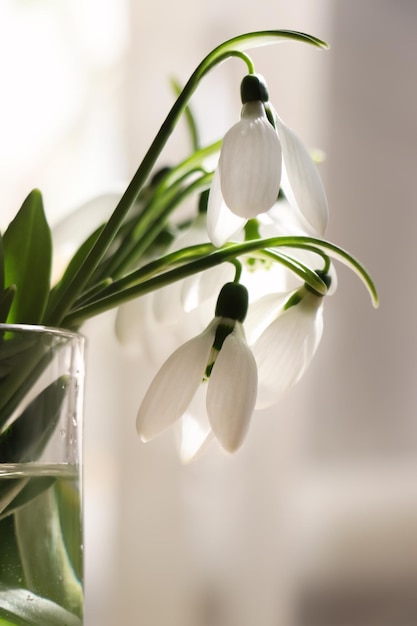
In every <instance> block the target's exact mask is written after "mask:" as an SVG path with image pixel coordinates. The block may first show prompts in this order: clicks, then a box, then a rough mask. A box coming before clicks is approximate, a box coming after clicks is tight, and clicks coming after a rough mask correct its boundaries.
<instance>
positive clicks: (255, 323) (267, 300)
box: [245, 291, 293, 344]
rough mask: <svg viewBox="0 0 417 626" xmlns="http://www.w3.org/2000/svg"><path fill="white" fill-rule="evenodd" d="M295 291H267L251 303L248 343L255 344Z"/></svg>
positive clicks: (246, 320) (248, 318) (248, 320)
mask: <svg viewBox="0 0 417 626" xmlns="http://www.w3.org/2000/svg"><path fill="white" fill-rule="evenodd" d="M292 293H293V292H292V291H291V292H283V293H267V294H266V295H265V296H262V297H261V298H259V299H258V300H255V301H254V302H251V303H250V306H249V311H248V315H247V317H246V319H245V333H246V336H247V338H248V343H249V344H253V343H254V342H255V341H256V340H257V339H258V337H259V336H260V335H261V333H263V332H264V330H265V329H266V328H267V327H268V326H269V325H270V324H271V322H272V321H273V320H274V319H275V318H276V317H277V315H278V314H279V311H280V309H282V307H283V306H284V304H285V302H286V301H287V300H288V298H289V297H290V295H291V294H292Z"/></svg>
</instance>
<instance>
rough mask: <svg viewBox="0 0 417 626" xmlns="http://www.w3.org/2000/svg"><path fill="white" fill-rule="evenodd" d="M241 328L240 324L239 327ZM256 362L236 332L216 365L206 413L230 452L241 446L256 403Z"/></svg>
mask: <svg viewBox="0 0 417 626" xmlns="http://www.w3.org/2000/svg"><path fill="white" fill-rule="evenodd" d="M237 327H238V324H237ZM256 392H257V369H256V363H255V359H254V357H253V355H252V352H251V351H250V349H249V347H248V345H247V344H246V341H245V339H244V337H243V331H242V330H239V329H238V330H237V332H236V329H235V331H234V332H232V333H231V334H230V335H228V337H226V339H225V341H224V343H223V346H222V348H221V350H220V353H219V355H218V357H217V360H216V362H215V364H214V367H213V370H212V373H211V376H210V379H209V384H208V389H207V413H208V417H209V422H210V425H211V428H212V430H213V433H214V435H215V436H216V438H217V439H218V440H219V442H220V444H221V445H222V446H223V448H225V449H226V450H227V451H228V452H234V451H235V450H237V448H239V446H240V445H241V444H242V442H243V440H244V438H245V435H246V433H247V430H248V428H249V423H250V419H251V416H252V413H253V409H254V406H255V402H256Z"/></svg>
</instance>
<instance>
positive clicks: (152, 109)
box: [0, 0, 417, 626]
mask: <svg viewBox="0 0 417 626" xmlns="http://www.w3.org/2000/svg"><path fill="white" fill-rule="evenodd" d="M261 28H290V29H296V30H302V31H306V32H311V33H312V34H315V35H316V36H319V37H321V38H323V39H325V40H326V41H328V42H329V43H330V44H331V51H330V52H320V51H317V50H315V49H313V48H310V47H308V46H303V45H301V44H296V43H282V44H279V45H278V46H274V47H269V48H266V49H262V50H257V51H256V52H254V53H253V58H254V59H255V62H256V67H257V70H258V71H259V72H261V73H263V74H264V75H265V76H266V78H267V80H268V83H269V86H270V92H271V100H272V101H273V102H274V104H275V106H276V108H277V109H278V110H279V112H280V115H281V116H282V117H283V118H284V120H285V121H286V122H287V123H288V124H289V125H290V126H292V127H293V128H294V129H296V131H297V132H298V134H299V135H300V136H301V137H303V139H304V140H305V142H306V143H307V144H308V145H310V146H311V147H320V148H322V149H323V150H324V151H325V153H326V155H327V161H326V163H325V164H324V165H323V166H322V171H323V177H324V180H325V183H326V186H327V190H328V195H329V201H330V208H331V224H330V229H329V233H328V237H329V239H331V240H333V241H335V242H336V243H338V244H340V245H342V246H343V247H345V248H347V249H348V250H350V251H351V252H353V253H354V254H356V255H357V256H358V257H359V258H360V259H361V260H362V261H363V262H364V263H365V264H366V265H367V267H368V269H369V270H370V271H371V273H372V274H373V276H374V278H375V279H376V282H377V285H378V287H379V291H380V296H381V308H380V310H379V311H378V312H375V311H373V310H372V308H371V306H370V303H369V299H368V296H367V294H366V292H365V290H364V289H363V287H362V286H361V285H360V283H359V282H358V281H357V279H356V278H354V277H353V276H352V275H351V274H350V273H349V272H348V271H346V270H345V269H344V268H340V266H339V268H340V269H339V270H338V276H339V289H338V291H337V292H336V294H335V295H334V296H333V297H332V298H329V299H328V300H329V301H328V302H327V303H326V311H325V317H326V319H325V322H326V323H325V333H324V338H323V342H322V345H321V347H320V350H319V353H318V356H317V357H316V359H315V361H314V363H313V366H312V368H311V369H310V371H309V372H308V374H307V375H306V377H305V378H304V379H303V380H302V381H301V382H300V383H299V384H298V385H297V387H296V388H294V390H292V391H291V392H290V393H288V395H287V396H286V398H285V399H284V401H283V402H282V403H281V404H280V405H279V406H278V407H277V408H276V409H274V410H272V411H269V412H264V413H261V414H259V415H257V416H256V419H254V421H253V425H252V427H251V431H250V433H249V436H248V439H247V442H246V443H245V446H244V447H243V449H242V450H241V451H240V452H239V453H238V454H237V455H236V456H235V457H229V456H226V455H225V454H223V453H221V452H220V451H219V450H217V449H216V448H213V449H211V450H209V451H207V453H206V454H205V455H203V456H202V457H201V458H199V459H198V460H196V461H195V463H193V464H191V465H189V466H183V465H181V463H180V462H179V459H178V454H177V449H176V442H175V437H174V435H173V434H172V433H167V434H166V435H164V436H162V437H161V438H160V439H159V440H157V441H155V442H152V443H150V444H147V445H146V446H145V445H143V444H141V443H140V441H139V440H138V438H137V437H136V434H135V429H134V420H135V414H136V407H137V404H138V401H139V398H140V395H141V393H142V389H143V388H144V387H145V385H146V383H147V382H148V381H149V380H150V378H151V376H152V374H153V371H151V368H150V367H149V366H148V365H147V364H146V363H144V362H143V361H141V360H140V359H139V358H138V357H137V356H134V355H131V354H126V353H125V352H124V351H122V350H121V349H120V347H119V346H118V345H117V343H116V341H115V340H114V337H113V334H112V325H113V315H106V316H103V317H101V318H99V319H97V320H94V321H93V322H90V323H89V324H88V325H87V326H86V328H85V332H86V334H87V336H88V338H89V359H88V361H89V362H88V380H87V397H86V428H85V435H86V436H85V452H86V473H85V475H86V489H85V497H86V502H85V505H86V506H85V508H86V591H87V610H86V624H87V625H90V626H94V625H97V624H100V625H101V626H110V625H112V624H116V623H122V621H123V623H126V624H138V623H141V624H146V625H147V626H236V625H237V624H238V625H239V626H254V624H256V625H257V626H273V625H276V624H281V625H283V626H313V625H314V624H316V623H317V626H326V624H327V622H326V620H325V618H323V617H322V618H321V621H317V622H314V618H313V612H312V611H313V609H311V604H308V606H309V607H310V608H309V609H308V610H306V609H304V608H303V607H304V606H305V605H306V603H311V602H312V603H313V604H314V606H315V607H317V606H318V607H323V606H328V604H329V603H331V602H333V603H334V604H336V605H337V608H336V609H334V611H335V612H334V614H333V617H332V618H330V621H329V622H328V624H329V626H330V624H332V626H338V621H337V620H338V619H341V617H340V615H341V614H342V613H343V610H342V609H341V608H340V606H341V605H342V603H343V601H344V600H343V598H344V597H348V598H352V597H353V598H354V599H355V600H354V601H352V602H350V606H351V605H354V604H355V602H356V600H357V598H358V595H360V593H359V591H361V593H362V595H363V594H364V595H365V596H366V593H367V592H368V590H369V594H370V597H372V598H373V599H374V604H375V606H377V605H378V606H379V605H381V604H382V600H383V597H385V598H388V605H387V606H386V607H385V609H386V610H399V611H405V609H407V610H410V611H416V608H415V605H409V604H407V603H408V602H409V600H410V598H409V596H408V595H407V592H408V588H411V589H412V588H413V585H415V583H416V582H417V524H416V522H417V481H416V461H415V460H416V454H417V428H416V424H417V422H416V385H415V377H416V373H417V372H416V370H417V367H416V332H415V310H416V304H417V302H416V290H415V272H414V266H415V261H416V258H415V241H414V240H415V232H416V220H417V218H416V210H415V209H416V207H415V190H414V187H415V169H416V163H417V122H416V114H415V112H416V110H417V83H416V80H415V79H416V71H417V67H416V65H417V62H416V59H417V38H416V36H415V34H416V31H417V4H416V3H415V2H414V1H413V0H396V1H395V2H394V0H391V1H390V0H367V1H366V2H363V0H350V1H349V2H343V0H295V1H291V2H289V1H288V0H282V1H280V2H276V1H275V2H272V0H259V2H257V3H256V6H255V5H249V4H247V5H242V3H241V2H239V3H238V2H237V1H236V0H230V2H227V3H226V2H220V1H219V0H213V2H211V3H204V4H203V3H196V2H192V1H191V0H179V1H178V2H175V3H166V2H162V0H153V2H150V1H149V0H142V1H141V2H135V1H134V0H131V1H130V2H129V0H101V1H99V0H84V1H82V0H61V1H59V2H57V1H56V0H55V1H53V0H31V1H30V0H2V3H1V5H0V68H1V69H0V75H1V84H2V96H1V100H0V112H1V116H0V226H1V227H4V226H5V225H6V224H7V223H8V221H9V220H10V219H11V218H12V216H13V215H14V213H15V211H16V210H17V208H18V206H19V205H20V203H21V202H22V200H23V198H24V197H25V196H26V194H27V192H28V191H29V190H30V189H31V188H32V187H34V186H37V187H40V188H41V189H42V191H43V193H44V201H45V206H46V210H47V213H48V215H49V217H50V221H51V223H52V224H55V223H57V222H58V221H59V220H60V219H61V218H62V217H64V216H65V215H68V214H69V213H70V212H71V211H72V210H73V209H74V208H75V207H76V206H77V205H78V204H79V203H80V202H83V201H85V200H88V199H89V198H90V197H92V196H94V195H95V194H98V193H101V192H103V191H106V190H108V189H118V188H120V185H123V183H124V182H126V181H127V180H128V179H129V177H130V176H131V175H132V174H133V172H134V170H135V169H136V167H137V165H138V163H139V161H140V158H141V157H142V156H143V154H144V152H145V149H146V147H147V146H148V145H149V143H150V141H151V139H152V137H153V135H154V134H155V132H156V131H157V130H158V128H159V125H160V124H161V122H162V120H163V118H164V116H165V114H166V113H167V111H168V108H169V106H170V103H171V100H172V95H171V92H170V88H169V83H168V79H169V77H171V76H172V75H174V76H175V77H176V78H178V79H179V80H180V81H185V80H186V79H187V78H188V76H189V74H190V72H191V71H192V70H193V69H194V67H195V66H196V65H197V63H199V61H200V60H201V58H202V57H203V56H204V55H205V54H206V53H207V52H208V51H209V50H210V49H211V48H212V47H214V46H215V45H217V44H218V43H220V42H221V41H222V40H224V39H225V38H228V37H231V36H233V35H236V34H238V33H240V32H245V31H250V30H257V29H261ZM242 71H243V66H242V65H241V63H240V62H238V61H237V60H234V61H230V62H229V63H228V64H226V65H225V66H222V67H221V68H219V69H218V70H216V72H215V73H214V74H212V75H211V76H210V77H209V78H207V80H206V81H205V82H204V84H203V85H202V87H201V90H200V91H199V93H198V94H197V95H196V97H195V98H194V100H193V101H194V109H195V111H196V114H197V117H198V119H199V121H200V124H201V128H202V133H203V137H204V138H205V139H207V141H208V140H211V139H216V138H218V137H219V136H221V135H222V133H224V131H225V130H226V129H227V128H228V126H229V125H231V124H232V123H233V122H234V121H235V120H236V119H237V116H238V112H239V108H240V104H239V100H238V87H239V82H240V78H241V75H242ZM186 149H187V141H186V136H185V133H184V128H181V127H179V128H178V129H177V131H176V132H175V134H174V136H173V137H172V141H171V143H170V144H169V147H168V148H167V150H166V153H165V156H164V161H166V162H169V161H170V160H171V159H178V158H179V157H180V156H182V155H184V154H186ZM157 339H158V338H157V337H155V341H157ZM372 594H373V595H372ZM335 599H336V601H335ZM345 602H346V599H345ZM387 607H388V608H387ZM375 610H377V609H375ZM378 610H381V607H380V606H379V609H378ZM338 612H339V613H338ZM306 613H307V614H308V617H306ZM337 614H338V615H339V618H338V617H335V615H337ZM366 619H367V621H366ZM384 619H385V618H384ZM403 619H404V618H403ZM416 619H417V618H416V613H415V612H414V613H413V614H412V616H411V618H410V620H409V621H408V622H407V624H408V623H415V621H416ZM361 620H362V621H361ZM351 621H352V623H354V626H361V625H362V623H363V624H365V623H366V624H367V626H370V625H371V624H373V623H374V622H372V618H370V617H369V616H368V618H366V617H364V613H363V614H362V615H361V614H360V610H359V616H357V617H356V621H354V620H353V619H352V620H351ZM340 623H342V622H340ZM382 623H385V622H382V618H381V621H375V625H376V624H378V626H379V625H380V624H382ZM392 623H400V622H399V621H398V619H397V620H396V619H394V620H393V622H392ZM404 623H405V622H404Z"/></svg>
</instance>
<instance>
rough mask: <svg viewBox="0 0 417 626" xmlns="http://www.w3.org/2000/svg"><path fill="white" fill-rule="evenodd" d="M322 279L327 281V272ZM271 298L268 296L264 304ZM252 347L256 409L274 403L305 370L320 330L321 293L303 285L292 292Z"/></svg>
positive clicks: (321, 317)
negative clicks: (256, 376)
mask: <svg viewBox="0 0 417 626" xmlns="http://www.w3.org/2000/svg"><path fill="white" fill-rule="evenodd" d="M321 277H322V279H323V280H324V281H325V282H326V283H329V284H330V279H329V277H328V275H326V274H322V276H321ZM270 301H271V298H270V297H268V304H270ZM278 302H279V305H280V309H279V310H278V311H275V314H273V313H272V314H271V312H272V311H271V309H270V310H269V320H268V321H269V323H267V325H266V328H264V329H263V331H262V332H261V334H260V335H259V336H258V338H257V339H256V341H255V342H254V344H253V346H252V350H253V354H254V356H255V359H256V363H257V366H258V375H259V385H258V399H257V403H256V408H257V409H262V408H266V407H268V406H271V405H272V404H275V403H276V402H277V401H278V400H279V398H280V396H281V395H282V394H283V393H284V391H286V390H287V389H288V388H289V387H291V386H292V385H294V384H295V383H296V382H297V381H298V380H299V379H300V378H301V377H302V376H303V374H304V372H305V371H306V370H307V368H308V366H309V365H310V363H311V360H312V358H313V356H314V354H315V352H316V350H317V347H318V345H319V343H320V339H321V336H322V332H323V296H321V295H319V294H317V293H316V292H314V291H313V290H312V289H311V288H310V287H308V286H306V285H304V286H303V287H301V288H300V289H298V290H297V291H295V292H293V293H292V294H291V295H290V296H289V297H288V298H287V299H286V301H285V304H284V305H282V300H279V299H278Z"/></svg>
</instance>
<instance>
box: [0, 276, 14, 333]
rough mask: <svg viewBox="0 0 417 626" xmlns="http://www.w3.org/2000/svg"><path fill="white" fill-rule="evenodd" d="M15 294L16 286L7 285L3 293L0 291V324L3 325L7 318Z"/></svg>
mask: <svg viewBox="0 0 417 626" xmlns="http://www.w3.org/2000/svg"><path fill="white" fill-rule="evenodd" d="M15 293H16V285H9V287H7V288H6V289H4V290H3V291H2V290H1V289H0V324H4V323H5V322H6V320H7V318H8V316H9V312H10V308H11V306H12V304H13V298H14V296H15Z"/></svg>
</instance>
